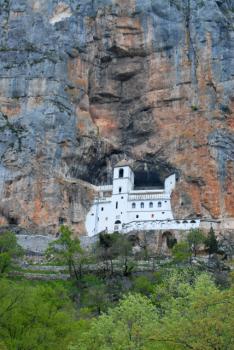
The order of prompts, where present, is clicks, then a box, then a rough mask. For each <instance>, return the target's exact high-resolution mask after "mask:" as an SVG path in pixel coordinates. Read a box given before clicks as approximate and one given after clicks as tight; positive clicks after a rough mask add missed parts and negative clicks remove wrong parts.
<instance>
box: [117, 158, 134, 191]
mask: <svg viewBox="0 0 234 350" xmlns="http://www.w3.org/2000/svg"><path fill="white" fill-rule="evenodd" d="M133 188H134V173H133V171H132V168H131V165H130V164H129V162H127V161H125V160H123V161H121V162H119V163H117V164H116V165H115V167H114V175H113V195H118V194H127V193H129V192H130V191H132V190H133Z"/></svg>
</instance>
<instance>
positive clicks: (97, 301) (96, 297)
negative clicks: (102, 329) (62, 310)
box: [82, 274, 108, 315]
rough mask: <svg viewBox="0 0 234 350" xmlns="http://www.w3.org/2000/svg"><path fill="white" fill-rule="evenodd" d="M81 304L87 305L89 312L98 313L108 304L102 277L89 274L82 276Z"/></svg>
mask: <svg viewBox="0 0 234 350" xmlns="http://www.w3.org/2000/svg"><path fill="white" fill-rule="evenodd" d="M82 282H83V284H84V287H83V291H82V304H83V305H85V307H88V308H89V310H90V312H93V313H94V314H96V315H100V314H101V312H103V311H105V310H106V308H107V305H108V294H107V286H106V285H105V283H104V281H103V279H100V278H98V277H97V276H95V275H92V274H89V275H86V276H84V277H83V279H82Z"/></svg>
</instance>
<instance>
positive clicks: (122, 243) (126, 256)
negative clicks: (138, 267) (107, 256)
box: [115, 234, 135, 276]
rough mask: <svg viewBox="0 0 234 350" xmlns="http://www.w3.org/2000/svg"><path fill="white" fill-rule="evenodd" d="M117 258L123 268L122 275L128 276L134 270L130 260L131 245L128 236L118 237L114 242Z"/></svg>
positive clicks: (132, 262)
mask: <svg viewBox="0 0 234 350" xmlns="http://www.w3.org/2000/svg"><path fill="white" fill-rule="evenodd" d="M115 249H116V252H117V256H118V258H119V260H120V263H121V265H122V266H123V275H124V276H129V275H130V274H131V273H132V270H133V269H134V266H135V264H134V261H133V259H132V243H131V241H130V240H129V238H128V235H122V234H121V235H119V236H118V239H117V240H116V242H115Z"/></svg>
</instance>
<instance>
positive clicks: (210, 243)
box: [205, 226, 219, 255]
mask: <svg viewBox="0 0 234 350" xmlns="http://www.w3.org/2000/svg"><path fill="white" fill-rule="evenodd" d="M205 245H206V247H207V249H208V252H209V255H211V254H214V253H217V252H218V248H219V246H218V241H217V238H216V237H215V232H214V229H213V227H212V226H211V228H210V231H209V233H208V236H207V238H206V239H205Z"/></svg>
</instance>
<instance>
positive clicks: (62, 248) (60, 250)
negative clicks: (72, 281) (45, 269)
mask: <svg viewBox="0 0 234 350" xmlns="http://www.w3.org/2000/svg"><path fill="white" fill-rule="evenodd" d="M60 233H61V234H60V237H59V238H58V239H57V240H55V241H53V242H51V243H50V245H49V248H48V249H47V256H51V255H52V256H53V259H54V260H57V261H59V263H62V264H66V265H67V266H68V270H69V274H70V276H71V278H73V277H74V276H75V278H76V280H79V279H80V277H81V271H82V264H83V263H84V252H83V250H82V249H81V246H80V240H79V239H78V238H74V239H73V238H72V231H71V229H70V228H69V227H67V226H64V225H62V226H61V228H60Z"/></svg>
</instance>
